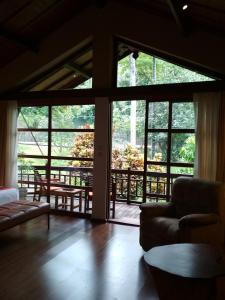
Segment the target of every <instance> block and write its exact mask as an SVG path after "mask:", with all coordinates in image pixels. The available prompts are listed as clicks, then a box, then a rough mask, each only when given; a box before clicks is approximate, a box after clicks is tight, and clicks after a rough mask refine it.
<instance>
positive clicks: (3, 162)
mask: <svg viewBox="0 0 225 300" xmlns="http://www.w3.org/2000/svg"><path fill="white" fill-rule="evenodd" d="M17 115H18V112H17V102H16V101H4V102H1V110H0V141H1V143H0V185H3V186H10V187H16V186H17Z"/></svg>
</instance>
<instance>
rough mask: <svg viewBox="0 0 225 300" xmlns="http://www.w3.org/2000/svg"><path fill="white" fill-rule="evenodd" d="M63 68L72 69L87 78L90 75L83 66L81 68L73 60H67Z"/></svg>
mask: <svg viewBox="0 0 225 300" xmlns="http://www.w3.org/2000/svg"><path fill="white" fill-rule="evenodd" d="M64 67H65V68H67V69H69V70H71V71H74V72H75V73H77V74H80V75H82V76H83V77H84V78H87V79H89V78H90V77H91V76H92V75H91V74H90V73H89V72H88V71H86V70H84V69H83V68H81V67H80V66H79V65H77V64H75V63H74V62H68V63H66V64H65V65H64Z"/></svg>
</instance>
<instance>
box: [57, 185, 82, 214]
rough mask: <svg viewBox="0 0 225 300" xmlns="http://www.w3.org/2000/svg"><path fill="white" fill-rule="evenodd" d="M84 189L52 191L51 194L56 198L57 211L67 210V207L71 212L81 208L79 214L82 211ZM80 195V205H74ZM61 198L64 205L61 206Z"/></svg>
mask: <svg viewBox="0 0 225 300" xmlns="http://www.w3.org/2000/svg"><path fill="white" fill-rule="evenodd" d="M82 192H83V190H82V189H67V188H62V189H57V190H55V191H52V192H51V194H52V195H54V196H55V209H58V208H59V207H62V208H64V209H66V208H67V207H69V208H70V211H73V210H74V209H75V208H76V207H79V212H81V211H82ZM76 195H78V196H79V199H78V201H79V202H78V204H77V205H75V204H74V200H75V196H76ZM59 197H62V203H61V204H59ZM68 198H70V202H69V203H68Z"/></svg>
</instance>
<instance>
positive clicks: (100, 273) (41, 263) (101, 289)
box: [0, 215, 158, 300]
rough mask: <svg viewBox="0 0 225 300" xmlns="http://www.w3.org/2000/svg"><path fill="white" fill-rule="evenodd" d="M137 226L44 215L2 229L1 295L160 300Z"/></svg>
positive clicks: (6, 299)
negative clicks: (144, 258) (5, 229)
mask: <svg viewBox="0 0 225 300" xmlns="http://www.w3.org/2000/svg"><path fill="white" fill-rule="evenodd" d="M138 234H139V228H138V227H132V226H125V225H118V224H109V223H108V224H92V223H91V222H90V221H89V220H85V219H75V218H73V217H68V216H55V215H54V216H51V227H50V231H49V232H48V231H47V220H46V217H45V216H42V217H39V218H37V219H34V220H31V221H29V222H26V223H24V224H22V225H20V226H17V227H15V228H12V229H10V230H8V231H5V232H2V233H1V234H0V284H1V288H0V299H1V300H12V299H13V300H14V299H15V300H20V299H21V300H33V299H38V300H45V299H46V300H76V299H77V300H123V299H129V300H145V299H146V300H147V299H148V300H156V299H158V297H157V295H156V292H155V288H154V284H153V281H152V279H151V277H150V274H149V272H148V270H147V268H146V265H145V263H144V262H143V251H142V249H141V247H140V246H139V242H138Z"/></svg>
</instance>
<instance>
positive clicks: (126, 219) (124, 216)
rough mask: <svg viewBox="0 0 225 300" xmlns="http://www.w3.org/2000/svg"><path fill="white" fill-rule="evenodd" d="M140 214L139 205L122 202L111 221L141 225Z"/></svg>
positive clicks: (52, 202) (52, 198)
mask: <svg viewBox="0 0 225 300" xmlns="http://www.w3.org/2000/svg"><path fill="white" fill-rule="evenodd" d="M28 199H29V200H32V199H33V198H32V196H28ZM77 201H78V200H77ZM51 207H52V208H54V207H55V198H54V197H51ZM74 211H76V212H79V209H78V208H75V210H74ZM82 212H84V203H83V205H82ZM139 214H140V209H139V205H138V204H129V205H128V204H126V203H121V202H116V212H115V219H110V220H111V221H115V222H119V223H125V224H132V225H139V224H140V221H139Z"/></svg>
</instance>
